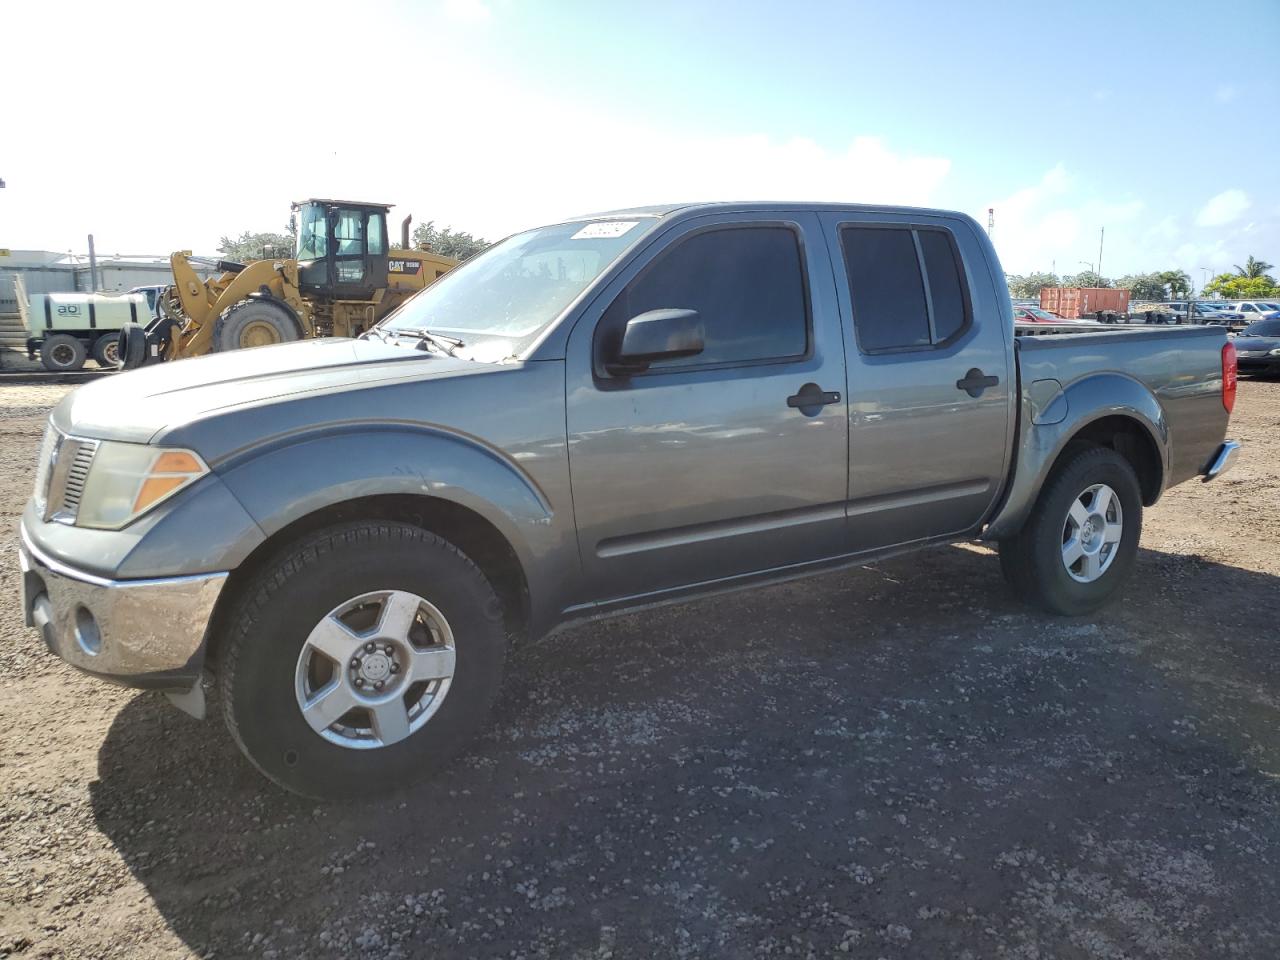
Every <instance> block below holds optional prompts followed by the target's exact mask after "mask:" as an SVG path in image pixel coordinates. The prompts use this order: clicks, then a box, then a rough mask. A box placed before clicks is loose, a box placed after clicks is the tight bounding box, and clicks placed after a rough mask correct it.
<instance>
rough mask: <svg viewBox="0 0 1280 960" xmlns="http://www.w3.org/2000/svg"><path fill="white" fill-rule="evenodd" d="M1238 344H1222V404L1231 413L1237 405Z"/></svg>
mask: <svg viewBox="0 0 1280 960" xmlns="http://www.w3.org/2000/svg"><path fill="white" fill-rule="evenodd" d="M1236 379H1237V373H1236V345H1235V344H1234V343H1230V342H1228V343H1224V344H1223V345H1222V405H1223V406H1224V407H1226V408H1227V413H1230V412H1231V411H1232V409H1233V408H1234V407H1235V405H1236Z"/></svg>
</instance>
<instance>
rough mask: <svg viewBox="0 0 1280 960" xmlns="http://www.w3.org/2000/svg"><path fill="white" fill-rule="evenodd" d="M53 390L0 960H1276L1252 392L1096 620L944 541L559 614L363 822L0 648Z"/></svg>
mask: <svg viewBox="0 0 1280 960" xmlns="http://www.w3.org/2000/svg"><path fill="white" fill-rule="evenodd" d="M67 389H68V388H67V387H65V386H28V385H22V386H13V385H0V424H2V427H0V429H2V431H3V433H2V435H0V477H2V478H3V483H0V512H3V513H4V514H5V517H6V519H5V521H4V525H3V526H4V533H3V535H2V536H0V596H3V597H5V598H9V599H8V601H7V602H5V603H4V604H2V605H0V891H2V892H0V957H6V956H9V955H13V956H21V957H23V958H28V957H94V958H98V957H128V958H147V957H192V956H200V957H223V958H227V957H263V958H286V957H321V958H323V957H335V958H337V957H378V958H393V957H427V956H430V957H453V956H458V957H466V956H478V957H556V958H560V957H569V958H588V957H591V958H606V957H614V958H623V957H635V958H649V957H655V956H664V957H665V956H693V957H733V958H738V957H754V956H794V957H832V956H838V955H843V954H848V955H851V956H858V957H869V958H877V957H884V958H898V957H913V956H919V957H944V956H945V957H972V958H979V957H1014V958H1039V957H1065V958H1070V957H1103V958H1113V957H1114V958H1119V957H1173V958H1181V957H1186V958H1202V957H1258V958H1275V957H1276V956H1278V955H1280V914H1277V911H1276V909H1275V904H1276V902H1277V900H1278V899H1280V820H1278V819H1277V813H1280V722H1278V721H1280V663H1278V662H1277V658H1276V656H1275V644H1276V640H1277V629H1276V625H1277V620H1278V619H1280V579H1277V578H1278V577H1280V383H1278V382H1260V381H1248V380H1246V381H1243V382H1242V383H1241V385H1240V396H1239V402H1238V405H1237V409H1236V415H1235V418H1234V423H1233V426H1232V434H1233V435H1234V436H1236V437H1238V438H1240V439H1242V440H1244V441H1245V442H1246V448H1245V455H1244V457H1243V459H1242V461H1241V462H1240V464H1239V465H1238V466H1237V468H1236V470H1235V471H1234V472H1233V473H1231V474H1230V475H1229V476H1228V477H1226V478H1224V479H1223V480H1222V481H1220V482H1217V483H1214V484H1209V485H1201V484H1198V483H1196V484H1186V485H1184V486H1182V487H1180V488H1178V489H1176V490H1174V491H1172V492H1171V493H1170V494H1169V495H1168V496H1167V497H1166V498H1165V499H1164V500H1163V501H1162V502H1161V504H1160V505H1159V506H1157V507H1156V508H1154V509H1152V510H1150V511H1149V512H1148V513H1147V527H1146V531H1145V533H1144V536H1143V548H1142V551H1141V555H1140V560H1139V564H1138V570H1137V576H1136V577H1135V579H1134V581H1133V582H1132V584H1131V585H1130V586H1129V588H1128V589H1127V591H1126V593H1125V595H1124V596H1123V598H1122V599H1121V600H1120V601H1119V602H1117V603H1115V604H1114V605H1113V606H1112V607H1111V608H1110V609H1108V610H1106V611H1105V612H1103V613H1101V614H1100V615H1098V616H1096V617H1092V618H1086V619H1079V620H1063V619H1055V618H1050V617H1047V616H1042V615H1040V614H1038V613H1035V612H1033V611H1031V610H1029V609H1028V608H1026V607H1024V606H1022V605H1021V604H1019V603H1018V602H1017V601H1016V600H1015V599H1014V598H1013V597H1012V596H1010V594H1009V593H1008V591H1007V590H1006V588H1005V586H1004V584H1003V582H1002V580H1001V578H1000V574H999V569H998V562H997V560H996V557H995V555H994V554H993V553H992V552H991V551H989V550H987V549H986V548H983V547H978V546H963V547H950V548H945V549H941V550H937V551H934V552H931V553H927V554H923V555H916V556H912V557H906V558H902V559H898V560H894V561H891V562H886V563H882V564H876V565H874V566H867V567H863V568H860V569H855V570H851V571H847V572H841V573H835V574H830V575H827V576H823V577H820V578H816V579H812V580H808V581H804V582H801V583H794V584H788V585H783V586H777V587H772V588H768V589H760V590H756V591H754V592H749V593H742V594H737V595H733V596H729V597H724V598H718V599H712V600H706V601H701V602H697V603H691V604H687V605H685V606H681V607H673V608H668V609H664V610H660V611H657V612H652V613H646V614H643V615H636V616H629V617H623V618H619V619H615V620H612V621H606V622H602V623H597V624H592V625H588V626H583V627H579V628H576V629H573V630H571V631H568V632H565V633H562V634H560V635H558V636H556V637H553V638H550V639H548V640H545V641H542V642H539V643H534V644H528V645H525V646H523V647H521V648H519V649H517V650H516V651H515V652H514V654H513V657H512V660H511V663H510V670H509V674H508V679H507V682H506V686H505V691H504V694H503V696H502V698H501V700H500V702H499V705H498V708H497V713H496V716H495V718H494V721H493V723H492V726H491V728H490V731H489V733H488V734H487V735H486V736H485V737H484V738H483V739H482V740H481V742H479V743H478V744H476V745H475V746H474V748H473V749H471V750H470V751H469V752H468V753H466V754H465V755H464V756H463V757H462V758H461V759H460V760H459V761H457V762H456V763H455V764H454V765H453V766H452V767H451V768H450V770H449V771H448V773H447V775H445V776H443V777H441V778H440V779H438V780H437V781H435V782H432V783H429V784H427V785H424V786H422V787H421V788H419V789H416V790H414V791H412V792H411V793H407V794H402V795H399V796H396V797H392V798H389V799H385V800H379V801H375V802H368V803H365V804H356V805H316V804H315V803H312V802H307V801H302V800H299V799H297V798H295V797H292V796H289V795H287V794H284V793H282V792H281V791H279V790H277V789H275V788H273V787H271V786H270V785H268V784H267V783H266V782H265V781H264V780H263V779H261V778H260V777H259V776H258V775H257V774H256V773H255V772H254V771H253V770H252V769H250V767H249V765H248V764H247V762H245V761H244V760H242V759H241V758H240V756H239V754H238V753H237V752H236V750H235V748H234V747H233V745H232V744H231V742H230V739H229V737H228V735H227V734H226V732H225V730H224V728H223V727H222V725H221V723H220V722H218V721H216V720H215V721H210V722H204V723H199V722H197V721H194V720H191V719H190V718H188V717H186V716H185V715H183V714H180V713H178V712H177V711H176V710H174V709H173V708H172V707H169V706H168V705H167V703H166V702H165V701H164V700H163V699H162V698H161V697H159V696H156V695H153V694H141V693H136V692H133V691H129V690H123V689H117V688H113V687H109V686H105V685H103V684H100V683H96V682H94V681H91V680H89V679H87V678H84V677H81V676H79V675H77V674H76V673H75V672H73V671H72V670H71V669H70V668H68V667H66V666H64V665H63V664H62V663H61V662H59V661H57V660H55V659H54V658H53V657H51V656H50V655H48V654H47V653H46V652H45V651H44V650H43V648H42V646H41V644H40V643H39V641H38V640H37V638H36V635H35V634H34V633H33V632H31V631H28V630H26V629H24V628H23V627H22V624H21V620H20V612H19V610H18V604H17V602H16V599H14V598H15V596H16V593H17V590H18V571H17V562H16V558H15V549H16V536H15V534H14V527H15V525H16V519H17V516H18V514H19V512H20V510H21V505H22V502H23V501H24V500H25V498H26V496H27V493H28V490H29V487H30V484H31V477H32V472H33V469H34V463H33V461H34V456H35V450H36V446H37V443H38V437H39V433H40V430H41V426H42V421H43V417H44V416H45V414H46V412H47V410H48V408H49V406H50V405H51V404H52V403H53V402H55V401H56V400H57V399H58V397H60V396H61V395H62V394H63V393H64V392H65V391H66V390H67Z"/></svg>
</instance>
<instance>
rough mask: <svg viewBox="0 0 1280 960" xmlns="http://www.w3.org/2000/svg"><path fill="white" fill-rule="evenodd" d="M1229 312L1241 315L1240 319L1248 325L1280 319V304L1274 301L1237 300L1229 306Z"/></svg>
mask: <svg viewBox="0 0 1280 960" xmlns="http://www.w3.org/2000/svg"><path fill="white" fill-rule="evenodd" d="M1227 310H1228V312H1230V313H1234V314H1239V317H1240V319H1241V320H1244V321H1245V322H1246V323H1253V321H1255V320H1271V319H1274V318H1276V317H1280V303H1277V302H1275V301H1274V300H1237V301H1235V302H1234V303H1229V304H1227Z"/></svg>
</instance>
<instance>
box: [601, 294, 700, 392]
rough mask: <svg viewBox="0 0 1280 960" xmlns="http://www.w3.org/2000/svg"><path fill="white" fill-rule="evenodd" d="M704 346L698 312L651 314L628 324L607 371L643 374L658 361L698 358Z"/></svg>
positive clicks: (617, 373)
mask: <svg viewBox="0 0 1280 960" xmlns="http://www.w3.org/2000/svg"><path fill="white" fill-rule="evenodd" d="M704 345H705V337H704V334H703V329H702V320H701V318H700V317H699V316H698V311H697V310H680V309H671V308H664V309H661V310H649V311H647V312H646V313H642V314H640V315H639V316H637V317H632V318H631V319H630V320H628V321H627V327H626V329H625V330H624V331H623V332H622V343H621V345H620V346H619V347H618V353H617V355H616V356H615V357H614V358H613V359H612V360H610V361H609V362H608V363H606V364H605V369H607V370H608V371H609V373H612V374H615V375H618V376H627V375H628V374H632V373H643V372H644V371H645V370H647V369H649V365H650V364H651V363H653V362H655V361H657V360H675V359H677V358H679V357H693V356H697V355H698V354H699V353H701V352H702V348H703V346H704Z"/></svg>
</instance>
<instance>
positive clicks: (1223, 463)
mask: <svg viewBox="0 0 1280 960" xmlns="http://www.w3.org/2000/svg"><path fill="white" fill-rule="evenodd" d="M1239 453H1240V442H1239V441H1238V440H1224V441H1223V443H1222V446H1220V447H1218V450H1217V452H1216V453H1214V455H1213V459H1212V460H1210V461H1209V463H1208V465H1207V466H1206V467H1205V468H1204V470H1203V471H1202V477H1201V479H1202V480H1203V482H1205V483H1208V482H1209V481H1210V480H1212V479H1213V478H1214V477H1220V476H1222V475H1223V474H1224V473H1226V472H1227V471H1228V470H1230V469H1231V467H1232V466H1233V465H1234V464H1235V462H1236V457H1237V456H1238V455H1239Z"/></svg>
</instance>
